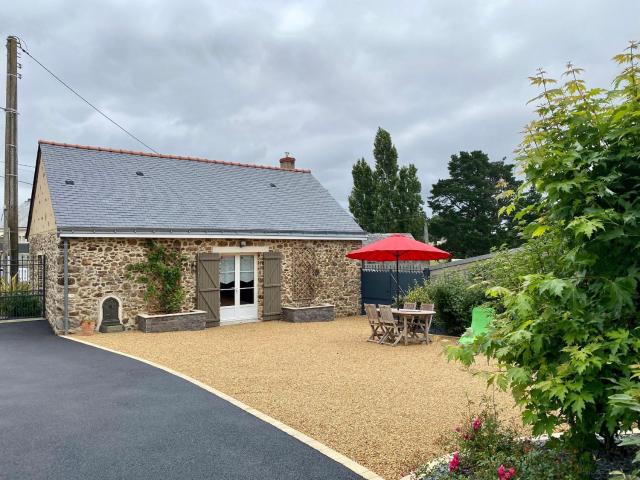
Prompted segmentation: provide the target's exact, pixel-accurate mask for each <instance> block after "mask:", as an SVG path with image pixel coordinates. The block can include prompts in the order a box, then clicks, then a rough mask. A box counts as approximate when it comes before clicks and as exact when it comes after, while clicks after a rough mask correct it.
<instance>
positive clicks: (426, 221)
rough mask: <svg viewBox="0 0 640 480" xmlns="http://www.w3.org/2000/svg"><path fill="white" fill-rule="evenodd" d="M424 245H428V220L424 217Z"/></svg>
mask: <svg viewBox="0 0 640 480" xmlns="http://www.w3.org/2000/svg"><path fill="white" fill-rule="evenodd" d="M424 243H429V218H428V217H426V216H425V217H424Z"/></svg>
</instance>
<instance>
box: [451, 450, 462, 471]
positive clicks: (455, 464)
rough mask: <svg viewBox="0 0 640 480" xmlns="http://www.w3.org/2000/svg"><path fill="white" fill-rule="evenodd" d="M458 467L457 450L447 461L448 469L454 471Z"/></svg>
mask: <svg viewBox="0 0 640 480" xmlns="http://www.w3.org/2000/svg"><path fill="white" fill-rule="evenodd" d="M459 467H460V459H459V458H458V452H455V453H454V454H453V458H452V459H451V461H450V462H449V471H450V472H456V471H457V470H458V468H459Z"/></svg>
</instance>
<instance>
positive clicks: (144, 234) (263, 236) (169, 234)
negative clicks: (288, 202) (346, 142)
mask: <svg viewBox="0 0 640 480" xmlns="http://www.w3.org/2000/svg"><path fill="white" fill-rule="evenodd" d="M58 235H59V236H60V237H61V238H176V239H180V238H184V239H188V238H194V239H199V238H225V239H250V240H272V239H273V240H356V241H364V240H366V236H365V235H364V234H358V233H353V234H340V233H330V232H327V233H317V234H316V233H294V232H292V233H291V234H288V233H251V232H246V233H243V232H233V233H215V232H186V233H185V232H180V231H171V230H166V231H144V230H143V231H123V232H119V231H117V230H116V229H112V230H102V231H100V230H97V229H96V230H94V231H88V230H85V229H78V230H74V229H64V230H62V229H59V230H58Z"/></svg>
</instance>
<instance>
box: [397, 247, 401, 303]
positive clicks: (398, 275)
mask: <svg viewBox="0 0 640 480" xmlns="http://www.w3.org/2000/svg"><path fill="white" fill-rule="evenodd" d="M396 302H398V308H400V252H396Z"/></svg>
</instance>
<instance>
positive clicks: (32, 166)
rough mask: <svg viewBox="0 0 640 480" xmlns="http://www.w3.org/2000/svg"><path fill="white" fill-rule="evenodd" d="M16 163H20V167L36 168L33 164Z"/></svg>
mask: <svg viewBox="0 0 640 480" xmlns="http://www.w3.org/2000/svg"><path fill="white" fill-rule="evenodd" d="M18 165H20V166H21V167H27V168H36V166H35V165H27V164H26V163H19V164H18Z"/></svg>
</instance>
